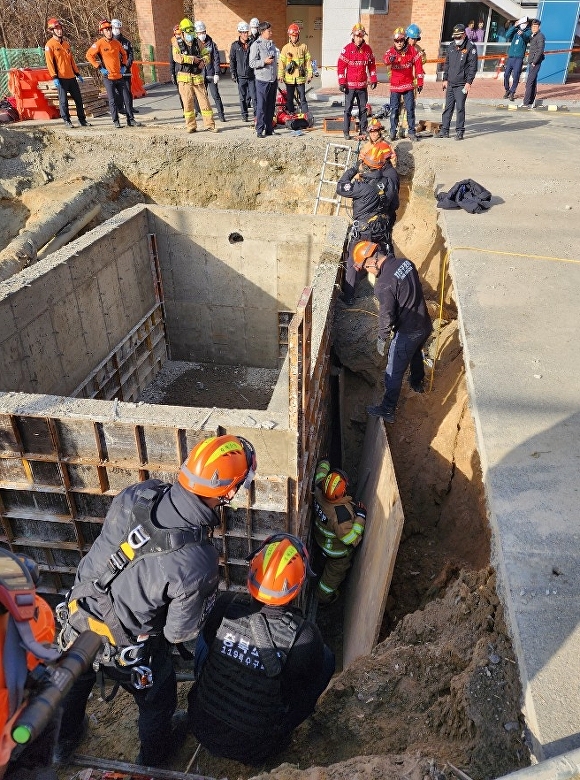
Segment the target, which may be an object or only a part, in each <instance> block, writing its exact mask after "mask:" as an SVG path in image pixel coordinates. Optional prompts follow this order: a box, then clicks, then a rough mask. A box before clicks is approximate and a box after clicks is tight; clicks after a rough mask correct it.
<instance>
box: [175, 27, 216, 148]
mask: <svg viewBox="0 0 580 780" xmlns="http://www.w3.org/2000/svg"><path fill="white" fill-rule="evenodd" d="M179 29H180V30H181V37H179V38H178V37H176V36H175V37H174V38H173V39H172V40H173V41H175V43H174V45H173V59H174V60H175V62H176V63H177V64H178V66H179V69H178V71H177V88H178V89H179V95H180V97H181V101H182V103H183V116H184V118H185V126H186V128H187V132H188V133H195V132H196V131H197V122H196V119H195V100H197V103H198V105H199V108H200V110H201V117H202V119H203V124H204V127H205V129H206V130H211V132H213V133H217V132H218V129H217V127H216V126H215V121H214V118H213V111H212V110H211V106H210V104H209V99H208V96H207V89H206V88H205V77H204V75H203V74H204V68H205V66H206V65H208V64H209V60H210V52H209V49H208V48H206V47H205V46H204V45H203V44H201V43H200V41H199V39H198V38H197V36H196V33H195V26H194V24H193V22H192V21H191V19H182V20H181V22H180V23H179Z"/></svg>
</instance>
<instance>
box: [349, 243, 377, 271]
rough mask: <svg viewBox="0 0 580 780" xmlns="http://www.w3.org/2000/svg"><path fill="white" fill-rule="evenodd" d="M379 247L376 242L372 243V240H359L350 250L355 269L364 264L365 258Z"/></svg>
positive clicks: (358, 269)
mask: <svg viewBox="0 0 580 780" xmlns="http://www.w3.org/2000/svg"><path fill="white" fill-rule="evenodd" d="M378 248H379V245H378V244H374V243H373V242H372V241H359V242H358V244H357V245H356V246H355V248H354V249H353V251H352V259H353V264H354V267H355V268H356V270H357V271H360V269H361V268H362V267H363V265H364V264H365V260H368V259H369V257H372V256H373V255H374V253H375V252H376V251H377V249H378Z"/></svg>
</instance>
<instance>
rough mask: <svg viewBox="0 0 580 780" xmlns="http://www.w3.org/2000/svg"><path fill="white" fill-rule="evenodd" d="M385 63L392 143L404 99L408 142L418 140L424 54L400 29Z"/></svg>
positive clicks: (398, 28) (394, 37)
mask: <svg viewBox="0 0 580 780" xmlns="http://www.w3.org/2000/svg"><path fill="white" fill-rule="evenodd" d="M383 62H384V63H385V65H386V66H387V68H390V69H391V99H390V106H391V113H390V120H391V133H390V138H391V141H394V140H395V138H396V137H397V125H398V123H399V111H400V104H401V96H402V97H403V100H404V101H405V108H406V110H407V123H408V125H409V139H410V140H411V141H416V140H417V134H416V132H415V82H416V86H417V92H418V93H420V92H421V90H422V89H423V78H424V73H423V62H422V58H421V53H420V52H419V51H418V50H417V49H416V48H415V47H414V46H411V45H410V44H409V42H408V41H407V37H406V35H405V31H404V30H403V28H402V27H397V29H396V30H395V32H394V33H393V45H392V46H391V48H390V49H388V50H387V51H386V52H385V56H384V57H383Z"/></svg>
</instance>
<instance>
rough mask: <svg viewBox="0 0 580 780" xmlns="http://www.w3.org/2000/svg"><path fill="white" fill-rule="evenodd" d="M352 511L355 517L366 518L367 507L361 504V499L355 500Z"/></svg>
mask: <svg viewBox="0 0 580 780" xmlns="http://www.w3.org/2000/svg"><path fill="white" fill-rule="evenodd" d="M354 513H355V515H356V516H357V517H362V518H363V519H366V516H367V508H366V506H365V505H364V504H363V502H362V501H357V503H356V504H355V507H354Z"/></svg>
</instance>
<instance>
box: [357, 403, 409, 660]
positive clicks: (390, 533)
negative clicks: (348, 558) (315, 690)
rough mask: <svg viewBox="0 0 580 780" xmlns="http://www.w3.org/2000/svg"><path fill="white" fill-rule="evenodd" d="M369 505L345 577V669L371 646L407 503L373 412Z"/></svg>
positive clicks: (362, 471)
mask: <svg viewBox="0 0 580 780" xmlns="http://www.w3.org/2000/svg"><path fill="white" fill-rule="evenodd" d="M367 474H368V478H367V479H366V484H365V486H364V489H363V492H362V497H361V500H362V502H363V503H364V504H365V506H366V507H367V522H366V528H365V533H364V536H363V541H362V543H361V545H360V547H359V549H358V551H357V554H356V555H355V557H354V564H353V567H352V569H351V571H350V573H349V579H348V581H347V583H348V584H347V594H346V602H345V615H344V647H343V663H344V668H346V667H347V666H349V665H350V664H352V663H353V662H354V661H355V660H356V659H357V658H360V657H361V656H364V655H369V654H370V652H371V650H372V649H373V647H374V645H375V643H376V641H377V637H378V634H379V629H380V626H381V621H382V619H383V612H384V609H385V604H386V601H387V595H388V593H389V588H390V585H391V579H392V576H393V568H394V566H395V559H396V557H397V551H398V549H399V541H400V539H401V533H402V530H403V522H404V516H403V507H402V505H401V498H400V496H399V488H398V486H397V480H396V477H395V471H394V468H393V461H392V459H391V451H390V449H389V442H388V440H387V435H386V432H385V424H384V423H383V421H382V420H381V419H380V418H377V417H369V420H368V423H367V429H366V433H365V441H364V446H363V456H362V462H361V465H360V468H359V480H360V484H362V483H363V481H364V480H365V478H366V476H367Z"/></svg>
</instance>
